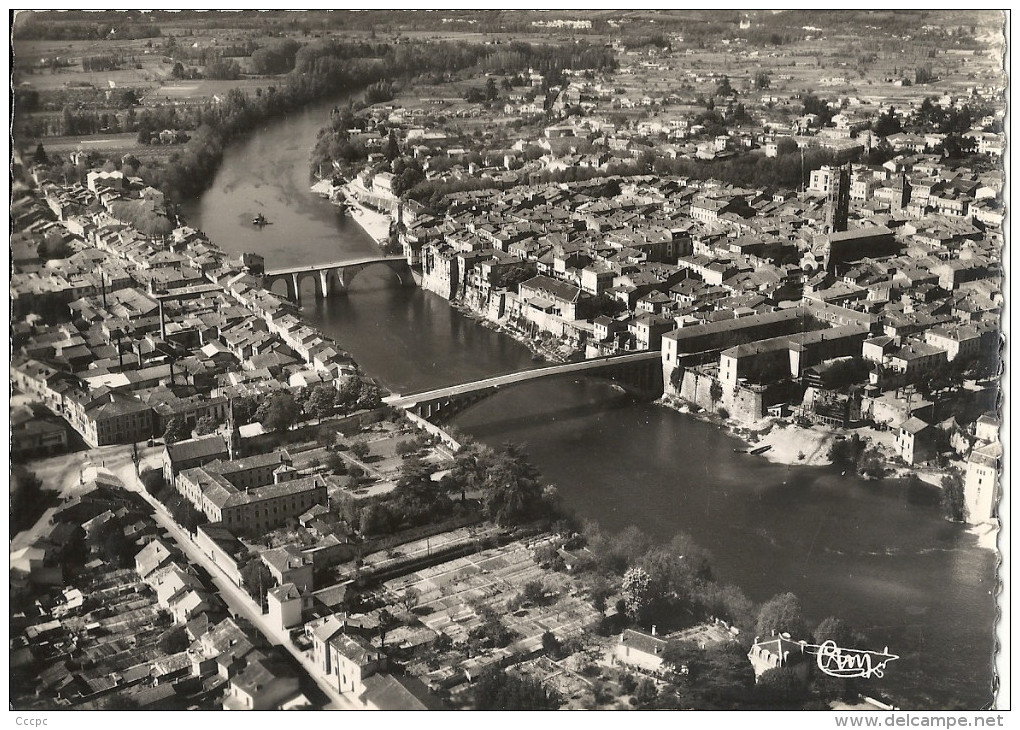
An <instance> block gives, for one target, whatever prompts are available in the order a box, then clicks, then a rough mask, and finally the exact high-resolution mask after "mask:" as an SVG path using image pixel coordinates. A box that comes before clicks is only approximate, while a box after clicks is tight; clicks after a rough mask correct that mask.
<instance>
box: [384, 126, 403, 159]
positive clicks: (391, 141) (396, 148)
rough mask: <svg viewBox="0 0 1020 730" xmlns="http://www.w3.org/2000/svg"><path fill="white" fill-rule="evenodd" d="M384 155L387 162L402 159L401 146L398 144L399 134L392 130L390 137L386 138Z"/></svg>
mask: <svg viewBox="0 0 1020 730" xmlns="http://www.w3.org/2000/svg"><path fill="white" fill-rule="evenodd" d="M383 155H385V157H386V159H387V161H389V162H392V161H393V160H395V159H397V158H398V157H400V144H399V143H398V142H397V134H396V132H394V131H393V130H392V129H391V130H390V133H389V135H387V137H386V146H385V147H384V148H383Z"/></svg>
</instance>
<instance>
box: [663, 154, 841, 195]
mask: <svg viewBox="0 0 1020 730" xmlns="http://www.w3.org/2000/svg"><path fill="white" fill-rule="evenodd" d="M838 163H839V159H838V158H837V157H836V155H835V154H834V153H833V152H832V151H831V150H826V149H809V150H805V151H804V156H803V162H802V159H801V154H800V152H799V151H791V152H788V153H786V154H782V153H780V154H779V155H778V156H777V157H766V156H765V155H764V154H761V153H758V152H753V153H750V154H743V155H736V156H734V157H730V158H728V159H725V160H698V159H693V158H689V157H683V158H677V159H675V160H670V159H665V158H657V159H656V160H655V165H654V169H655V172H656V174H659V175H679V176H681V177H690V178H694V179H696V180H708V179H715V180H721V181H722V182H726V183H730V184H732V185H739V186H746V187H773V188H775V187H780V188H797V187H799V186H800V185H807V183H808V179H809V176H810V174H811V171H812V170H817V169H818V168H820V167H822V166H823V165H836V164H838Z"/></svg>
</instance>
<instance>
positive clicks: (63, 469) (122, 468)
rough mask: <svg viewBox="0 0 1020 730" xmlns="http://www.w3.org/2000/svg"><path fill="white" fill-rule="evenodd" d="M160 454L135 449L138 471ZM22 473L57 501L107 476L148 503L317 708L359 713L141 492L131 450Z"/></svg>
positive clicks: (39, 464)
mask: <svg viewBox="0 0 1020 730" xmlns="http://www.w3.org/2000/svg"><path fill="white" fill-rule="evenodd" d="M161 452H162V446H153V447H145V446H140V447H139V449H138V458H139V465H138V468H139V471H141V470H145V469H147V468H157V469H159V468H162V465H161V462H160V454H161ZM28 468H29V469H31V470H32V471H34V472H36V474H37V476H39V478H40V479H41V480H42V482H43V485H44V488H45V489H49V490H51V491H56V492H58V494H59V496H60V498H61V500H63V499H66V498H68V497H73V496H74V495H75V494H76V493H77V492H78V491H80V490H81V489H82V488H83V486H84V484H87V483H88V482H89V481H90V480H91V479H93V478H95V476H96V475H97V473H100V474H101V473H104V472H108V473H109V474H112V475H113V476H115V477H116V478H117V479H118V480H119V481H120V482H121V484H123V485H124V488H125V489H127V490H129V491H132V492H136V493H138V494H140V495H141V497H142V498H143V499H144V500H145V501H146V502H148V503H149V505H150V506H151V507H152V509H153V518H154V519H155V521H156V523H157V524H158V525H159V526H160V527H162V528H163V529H165V530H166V531H167V533H168V534H169V535H170V536H171V538H173V540H174V541H175V542H176V543H177V545H178V547H179V548H180V549H181V552H183V553H184V555H185V556H186V557H187V559H188V560H189V561H190V562H191V563H192V564H193V565H197V566H201V567H203V568H205V570H206V572H207V573H208V574H209V577H210V578H211V580H212V583H213V587H215V589H216V591H217V592H218V593H219V595H220V597H221V598H223V601H224V603H226V605H227V607H228V608H229V609H230V610H231V611H232V612H233V613H234V614H235V615H237V616H242V617H244V618H245V619H246V620H247V621H249V622H250V623H251V625H252V626H254V627H255V628H257V629H258V630H259V631H260V632H262V634H263V636H265V637H266V640H267V641H268V642H269V643H270V644H272V645H275V646H281V647H283V648H284V649H285V650H286V651H287V652H288V653H290V655H291V656H293V657H294V658H295V659H296V660H297V662H298V664H300V665H301V668H302V669H303V670H304V671H305V672H306V673H307V674H308V676H309V677H311V679H312V680H314V682H315V683H316V685H318V687H319V688H320V689H321V690H322V692H323V693H324V694H325V695H326V696H327V697H328V698H329V700H330V702H329V704H328V705H326V707H324V708H323V709H327V710H357V709H364V708H362V707H361V706H360V705H358V704H356V703H355V702H354V700H352V699H351V698H349V697H345V696H344V695H342V694H340V693H339V692H338V691H337V689H336V688H335V687H334V686H332V685H331V684H330V682H329V681H328V680H327V679H326V678H325V677H324V676H322V674H321V673H320V672H319V671H318V669H317V668H316V666H315V663H314V662H313V661H312V660H311V659H310V658H309V657H308V656H307V655H306V654H305V653H304V652H303V651H301V650H300V649H298V648H297V647H296V646H294V645H293V644H292V643H291V641H290V636H289V635H288V632H287V631H285V630H277V629H275V628H274V627H273V626H271V625H270V623H269V620H268V617H267V616H264V615H263V614H262V613H261V612H259V610H258V608H257V607H256V606H255V603H254V601H253V600H252V599H251V598H250V597H249V596H248V594H247V592H246V591H245V590H244V589H243V588H241V587H239V586H237V585H234V583H232V582H231V581H230V580H229V579H227V577H226V576H225V575H224V574H223V573H222V572H221V571H220V569H219V568H218V567H217V566H216V564H215V563H214V562H212V561H211V560H208V559H207V558H205V556H204V555H203V554H202V552H201V551H200V550H199V549H198V546H197V545H195V543H194V541H193V540H192V539H191V536H190V535H189V534H188V532H187V531H186V530H184V529H183V528H181V527H180V526H179V525H178V524H177V523H176V522H174V520H173V519H172V518H171V517H170V515H169V514H168V513H167V511H166V508H165V507H164V506H163V505H162V504H160V503H159V502H158V501H157V500H156V499H154V498H153V497H152V496H150V495H149V494H148V492H146V491H145V488H144V487H143V486H142V484H141V482H140V481H139V479H138V476H137V474H136V471H135V464H134V461H133V450H132V447H131V446H124V445H118V446H105V447H100V448H97V449H92V450H90V451H85V452H75V453H71V454H65V455H62V456H58V457H53V458H51V459H45V460H39V461H36V462H32V463H30V464H28ZM58 509H59V506H57V507H52V508H50V509H48V510H46V511H45V512H44V513H43V514H42V515H41V516H40V518H39V519H38V520H37V521H36V523H35V524H34V525H33V526H32V527H31V528H29V529H28V530H24V531H22V532H20V533H18V534H17V535H15V536H14V537H13V539H12V540H11V545H10V551H11V552H14V551H16V550H18V549H20V548H22V547H27V546H29V545H31V544H32V543H33V542H34V541H35V540H36V539H37V538H38V537H39V536H41V535H42V534H43V532H44V531H45V530H46V528H47V527H48V525H49V522H50V519H51V518H52V517H53V515H54V514H55V513H56V512H57V510H58Z"/></svg>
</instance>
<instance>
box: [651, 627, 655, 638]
mask: <svg viewBox="0 0 1020 730" xmlns="http://www.w3.org/2000/svg"><path fill="white" fill-rule="evenodd" d="M652 636H655V624H652Z"/></svg>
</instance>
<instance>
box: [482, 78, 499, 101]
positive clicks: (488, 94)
mask: <svg viewBox="0 0 1020 730" xmlns="http://www.w3.org/2000/svg"><path fill="white" fill-rule="evenodd" d="M498 98H499V89H497V88H496V79H494V78H492V77H491V76H490V77H489V78H488V80H486V82H485V100H486V101H495V100H496V99H498Z"/></svg>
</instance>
